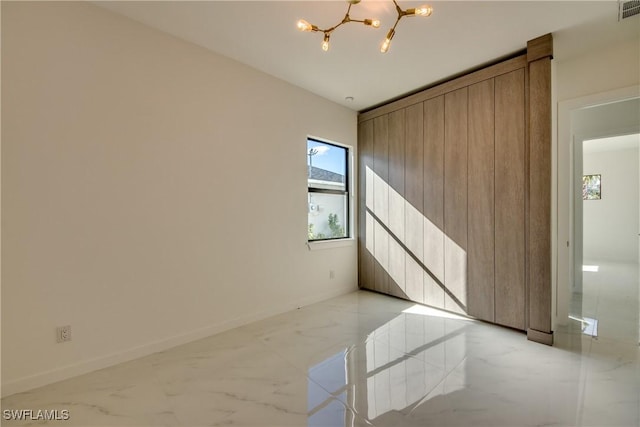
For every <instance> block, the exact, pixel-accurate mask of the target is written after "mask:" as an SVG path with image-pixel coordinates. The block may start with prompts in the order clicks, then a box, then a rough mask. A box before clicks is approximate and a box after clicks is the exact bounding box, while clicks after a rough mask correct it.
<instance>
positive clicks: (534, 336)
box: [527, 328, 553, 345]
mask: <svg viewBox="0 0 640 427" xmlns="http://www.w3.org/2000/svg"><path fill="white" fill-rule="evenodd" d="M527 339H528V340H529V341H535V342H537V343H540V344H546V345H553V332H551V333H548V332H540V331H536V330H535V329H531V328H529V329H527Z"/></svg>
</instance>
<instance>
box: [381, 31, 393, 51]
mask: <svg viewBox="0 0 640 427" xmlns="http://www.w3.org/2000/svg"><path fill="white" fill-rule="evenodd" d="M395 34H396V32H395V31H394V29H393V28H392V29H390V30H389V32H388V33H387V37H386V38H385V39H384V41H383V42H382V45H380V52H381V53H387V51H388V50H389V46H391V39H392V38H393V36H394V35H395Z"/></svg>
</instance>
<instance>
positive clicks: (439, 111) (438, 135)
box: [423, 95, 445, 308]
mask: <svg viewBox="0 0 640 427" xmlns="http://www.w3.org/2000/svg"><path fill="white" fill-rule="evenodd" d="M423 124H424V153H423V154H424V184H423V190H424V197H423V206H424V210H423V212H424V265H425V269H426V270H425V272H424V303H425V304H428V305H431V306H433V307H438V308H444V295H445V286H444V95H443V96H438V97H436V98H433V99H429V100H427V101H425V102H424V120H423Z"/></svg>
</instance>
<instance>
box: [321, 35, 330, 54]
mask: <svg viewBox="0 0 640 427" xmlns="http://www.w3.org/2000/svg"><path fill="white" fill-rule="evenodd" d="M322 50H324V51H325V52H326V51H328V50H329V34H325V35H324V40H323V41H322Z"/></svg>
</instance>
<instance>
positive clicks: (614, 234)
mask: <svg viewBox="0 0 640 427" xmlns="http://www.w3.org/2000/svg"><path fill="white" fill-rule="evenodd" d="M598 143H599V144H606V142H598ZM590 144H592V142H590ZM583 159H584V169H583V171H584V174H585V175H591V174H600V175H602V178H601V179H602V181H601V184H602V199H601V200H585V201H584V202H583V212H584V223H583V226H584V234H583V237H584V260H585V262H586V263H589V264H591V263H597V262H598V261H601V260H604V261H614V262H629V263H638V149H637V148H635V149H626V150H615V151H596V152H593V151H589V150H588V149H587V150H585V152H584V158H583Z"/></svg>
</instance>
